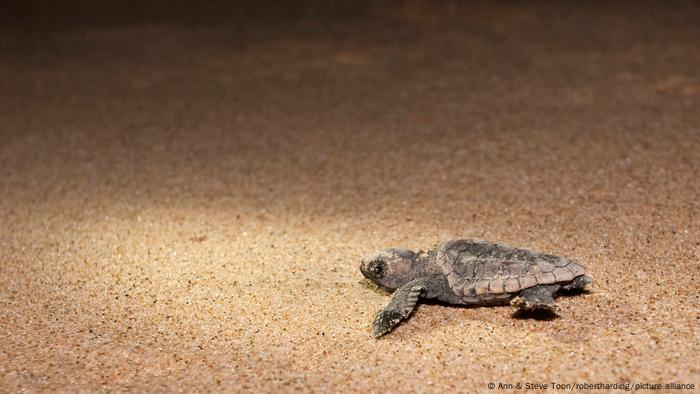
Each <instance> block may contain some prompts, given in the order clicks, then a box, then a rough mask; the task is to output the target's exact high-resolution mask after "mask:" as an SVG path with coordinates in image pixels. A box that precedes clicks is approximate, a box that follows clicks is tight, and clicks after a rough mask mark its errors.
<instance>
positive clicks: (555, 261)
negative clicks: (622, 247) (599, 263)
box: [360, 239, 591, 337]
mask: <svg viewBox="0 0 700 394" xmlns="http://www.w3.org/2000/svg"><path fill="white" fill-rule="evenodd" d="M360 271H362V274H363V275H364V276H365V277H366V278H367V279H369V280H371V281H372V282H374V283H375V284H376V285H378V286H379V287H382V288H384V289H386V290H388V291H390V292H394V294H393V296H392V298H391V302H389V305H387V306H386V307H385V308H384V309H382V310H381V311H379V313H377V316H376V317H375V319H374V323H373V334H374V336H375V337H380V336H382V335H384V334H386V333H387V332H389V331H391V330H392V329H393V328H394V326H396V325H397V324H398V323H399V322H400V321H401V320H403V319H405V318H407V317H408V316H409V315H410V314H411V312H412V311H413V309H414V308H415V307H416V303H417V302H418V299H419V298H428V299H437V300H439V301H442V302H446V303H450V304H460V305H499V304H507V303H510V304H511V305H513V306H515V307H516V308H519V309H521V310H535V309H544V310H549V311H553V310H554V308H555V306H554V298H553V297H554V296H556V295H558V294H557V293H558V292H559V291H560V290H562V289H563V290H572V289H583V288H584V287H585V285H587V284H589V283H591V278H590V277H589V276H587V275H586V269H585V268H584V267H583V266H582V265H581V264H579V263H577V262H575V261H573V260H570V259H567V258H565V257H560V256H555V255H552V254H546V253H541V252H537V251H533V250H527V249H518V248H513V247H510V246H506V245H502V244H498V243H493V242H488V241H482V240H473V239H458V240H454V241H450V242H447V243H445V244H444V245H442V246H439V247H437V248H435V249H433V250H431V251H429V252H423V251H420V252H418V253H414V252H412V251H410V250H406V249H387V250H384V251H381V252H379V253H377V254H376V255H375V256H372V257H371V258H368V259H365V260H363V261H362V265H361V266H360Z"/></svg>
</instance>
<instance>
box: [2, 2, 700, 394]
mask: <svg viewBox="0 0 700 394" xmlns="http://www.w3.org/2000/svg"><path fill="white" fill-rule="evenodd" d="M559 4H563V3H559ZM200 22H201V21H200ZM200 22H198V23H184V22H182V21H180V20H176V19H173V20H170V21H169V20H167V19H166V20H158V21H154V22H148V21H145V22H144V21H139V22H138V23H127V22H124V21H121V20H120V21H118V22H115V23H112V24H100V25H91V24H71V25H67V26H58V27H57V26H54V25H51V26H46V27H45V28H43V30H42V29H39V30H37V29H34V30H32V31H31V32H30V31H29V30H22V29H21V28H18V27H16V26H15V27H12V28H10V27H6V28H3V29H6V30H3V34H2V40H0V48H1V49H2V53H4V55H2V56H0V100H1V101H0V119H1V123H0V277H1V278H2V279H1V280H0V308H1V310H2V312H1V313H0V391H2V392H14V391H27V392H34V391H51V392H54V391H63V392H76V391H85V392H93V391H135V392H141V391H148V392H161V391H162V392H171V391H184V392H191V391H227V392H231V391H233V392H280V391H292V390H301V391H314V392H322V391H327V392H337V391H343V392H361V391H367V390H369V391H374V392H382V391H391V392H410V391H414V390H418V391H421V392H432V391H435V392H438V391H439V392H455V391H460V392H493V391H498V390H489V389H488V383H490V382H495V383H496V384H498V383H503V384H513V385H515V384H518V383H520V384H523V385H524V384H525V383H546V384H550V387H549V388H548V390H546V391H550V392H551V391H553V390H552V388H551V383H552V382H555V383H559V384H573V383H620V382H627V383H652V384H655V383H661V384H666V383H672V382H675V383H685V384H694V385H695V387H697V386H698V384H700V368H699V367H698V366H699V365H700V331H699V330H698V323H699V319H700V312H699V311H700V309H699V307H700V299H699V298H698V289H700V285H699V284H698V278H699V277H700V265H699V264H698V262H699V259H700V225H699V224H700V202H699V201H700V180H699V179H698V174H700V153H699V152H700V110H699V109H700V40H698V37H700V7H698V6H697V3H695V4H693V3H683V4H680V3H679V4H676V3H674V4H673V5H665V6H663V5H653V4H652V3H643V4H642V5H634V6H632V5H628V6H622V5H620V6H609V5H608V6H603V5H597V6H595V5H594V4H588V5H580V6H576V5H575V4H574V3H571V5H568V6H564V5H556V6H555V5H554V4H549V5H547V4H539V5H538V4H537V3H532V4H528V5H518V4H517V3H516V4H509V5H508V4H504V5H497V4H491V5H488V4H481V3H475V4H474V5H471V6H459V5H456V4H444V5H440V6H439V7H438V6H430V5H427V4H425V3H422V2H408V3H405V4H404V5H402V6H400V7H396V8H394V9H388V8H381V7H379V8H377V7H374V8H370V9H368V10H365V11H363V13H362V15H351V16H350V17H348V18H338V19H337V20H332V21H325V22H321V21H319V20H318V19H314V18H305V17H301V18H298V19H295V21H294V22H293V23H288V24H274V23H273V24H269V25H255V24H252V25H245V26H244V27H240V26H236V25H234V24H227V23H225V22H221V21H220V20H218V21H217V22H216V23H214V22H212V23H211V24H207V23H200ZM460 237H465V238H482V239H488V240H493V241H499V242H504V243H508V244H512V245H516V246H521V247H528V248H535V249H539V250H543V251H547V252H552V253H557V254H563V255H566V256H569V257H571V258H573V259H576V260H578V261H580V262H581V263H583V264H584V265H586V267H587V269H588V272H589V274H590V275H591V276H592V277H593V279H594V283H593V286H592V289H591V292H590V293H588V294H584V295H581V296H577V297H569V298H561V299H559V300H558V305H559V308H560V309H559V317H558V318H556V319H553V320H537V319H517V318H514V317H513V316H512V315H513V310H512V308H510V307H494V308H459V307H449V306H443V305H421V306H420V307H419V308H418V309H417V311H416V312H415V313H414V315H413V316H412V317H411V318H410V320H408V321H407V322H406V323H405V324H402V325H400V326H399V327H398V328H397V329H396V330H395V331H394V332H392V333H391V334H389V335H387V336H386V337H384V338H382V339H380V340H375V339H373V338H372V337H371V335H370V323H371V321H372V317H373V315H374V313H375V312H376V311H377V310H378V309H379V308H381V307H383V305H385V304H386V303H387V302H388V299H389V296H388V294H386V293H384V292H382V291H379V290H377V289H373V288H372V287H370V286H367V285H366V283H365V282H363V281H362V275H361V273H360V271H359V269H358V266H359V261H360V259H361V258H362V257H364V256H366V255H368V254H371V253H372V252H374V251H376V250H379V249H383V248H388V247H396V246H405V247H409V248H414V249H426V248H430V247H433V246H435V245H437V244H438V243H440V242H443V241H446V240H448V239H451V238H460ZM514 387H515V386H514ZM588 392H590V390H589V391H588ZM676 392H679V391H676ZM685 392H687V391H685Z"/></svg>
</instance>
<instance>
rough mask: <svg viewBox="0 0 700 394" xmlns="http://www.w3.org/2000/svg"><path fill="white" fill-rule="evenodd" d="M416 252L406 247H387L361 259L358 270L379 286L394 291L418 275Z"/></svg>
mask: <svg viewBox="0 0 700 394" xmlns="http://www.w3.org/2000/svg"><path fill="white" fill-rule="evenodd" d="M415 262H416V254H415V253H413V252H412V251H410V250H407V249H387V250H383V251H381V252H379V253H377V254H375V255H374V256H372V257H369V258H367V259H364V260H362V264H361V265H360V271H362V275H364V276H365V278H367V279H369V280H371V281H372V282H374V284H376V285H377V286H379V287H382V288H384V289H386V290H389V291H394V290H396V289H398V288H399V287H401V286H403V285H404V284H406V283H408V282H410V281H412V280H413V279H416V278H417V277H418V276H419V273H418V270H417V269H416V264H415Z"/></svg>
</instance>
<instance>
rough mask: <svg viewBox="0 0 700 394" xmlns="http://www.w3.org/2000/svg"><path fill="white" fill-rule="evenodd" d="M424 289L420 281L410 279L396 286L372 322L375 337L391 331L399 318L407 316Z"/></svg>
mask: <svg viewBox="0 0 700 394" xmlns="http://www.w3.org/2000/svg"><path fill="white" fill-rule="evenodd" d="M423 290H425V286H424V285H422V284H421V283H420V281H418V280H416V281H412V282H409V283H406V284H405V285H403V286H401V287H400V288H398V289H397V290H396V291H395V292H394V295H393V296H392V297H391V302H389V305H387V306H386V307H385V308H384V309H382V310H381V311H379V312H378V313H377V316H376V317H375V318H374V323H372V334H373V335H374V337H375V338H379V337H380V336H382V335H384V334H386V333H387V332H389V331H391V330H392V329H393V328H394V327H395V326H396V325H397V324H399V322H401V320H403V319H405V318H407V317H408V316H409V315H410V314H411V312H413V310H414V309H415V308H416V304H417V303H418V298H419V297H420V296H421V293H422V292H423Z"/></svg>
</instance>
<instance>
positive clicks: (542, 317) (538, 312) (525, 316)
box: [510, 309, 559, 321]
mask: <svg viewBox="0 0 700 394" xmlns="http://www.w3.org/2000/svg"><path fill="white" fill-rule="evenodd" d="M510 316H511V317H512V318H514V319H518V320H530V319H531V320H538V321H552V320H554V319H558V318H559V315H558V314H557V313H556V312H555V311H552V310H549V309H535V310H525V309H518V310H516V311H515V312H513V313H512V314H511V315H510Z"/></svg>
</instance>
